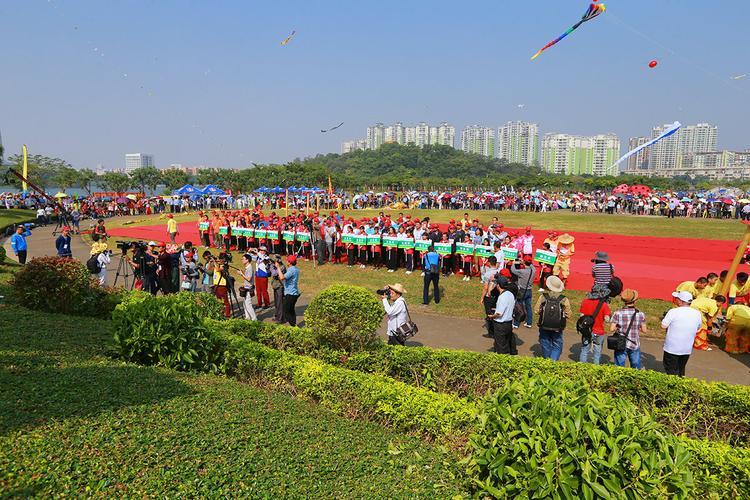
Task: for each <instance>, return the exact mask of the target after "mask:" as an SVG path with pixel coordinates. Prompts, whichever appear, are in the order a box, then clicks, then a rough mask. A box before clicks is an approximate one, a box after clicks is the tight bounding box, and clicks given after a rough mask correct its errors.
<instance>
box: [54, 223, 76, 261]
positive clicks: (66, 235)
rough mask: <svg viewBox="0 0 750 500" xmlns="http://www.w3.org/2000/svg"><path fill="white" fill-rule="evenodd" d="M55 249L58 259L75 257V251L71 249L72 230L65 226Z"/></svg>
mask: <svg viewBox="0 0 750 500" xmlns="http://www.w3.org/2000/svg"><path fill="white" fill-rule="evenodd" d="M55 248H56V249H57V256H58V257H73V250H72V249H71V248H70V228H69V227H68V226H65V227H64V228H62V234H60V235H59V236H58V237H57V239H56V240H55Z"/></svg>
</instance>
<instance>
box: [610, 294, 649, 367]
mask: <svg viewBox="0 0 750 500" xmlns="http://www.w3.org/2000/svg"><path fill="white" fill-rule="evenodd" d="M620 299H621V300H622V302H623V308H622V309H618V310H617V311H615V312H614V314H613V315H612V319H611V320H610V321H611V322H610V332H612V333H615V332H616V331H618V330H619V331H621V332H622V333H623V334H625V333H626V332H627V335H626V336H627V340H626V343H625V350H624V351H619V350H618V351H615V364H616V365H617V366H625V359H628V361H629V362H630V368H635V369H636V370H640V369H641V333H646V332H647V330H646V315H645V314H643V313H642V312H641V311H639V310H638V309H636V307H635V303H636V301H637V300H638V291H637V290H631V289H630V288H627V289H625V290H623V291H622V293H621V294H620Z"/></svg>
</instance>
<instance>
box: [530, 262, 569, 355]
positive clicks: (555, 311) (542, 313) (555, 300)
mask: <svg viewBox="0 0 750 500" xmlns="http://www.w3.org/2000/svg"><path fill="white" fill-rule="evenodd" d="M544 285H545V287H546V291H545V292H544V293H543V294H542V296H541V297H539V300H538V301H537V303H536V313H537V317H538V318H539V321H538V324H539V344H540V345H541V346H542V353H543V356H544V357H545V358H547V359H551V360H553V361H558V360H559V359H560V356H561V355H562V350H563V331H564V330H565V325H566V322H567V319H568V318H569V317H570V301H569V300H568V298H567V297H565V296H564V295H562V293H563V291H564V290H565V284H564V283H563V282H562V280H561V279H560V278H558V277H557V276H550V277H549V278H547V281H546V282H545V283H544Z"/></svg>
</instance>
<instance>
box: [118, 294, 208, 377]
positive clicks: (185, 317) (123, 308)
mask: <svg viewBox="0 0 750 500" xmlns="http://www.w3.org/2000/svg"><path fill="white" fill-rule="evenodd" d="M222 310H223V304H222V303H221V302H220V301H219V300H218V299H216V298H215V297H214V296H212V295H209V294H205V293H189V292H182V293H178V294H172V295H165V296H159V297H155V296H153V295H151V294H149V293H145V292H131V293H130V294H129V295H128V296H127V297H126V298H125V299H124V300H123V301H122V303H121V304H119V305H118V306H117V307H116V308H115V311H114V312H113V313H112V326H113V330H114V340H115V346H116V347H117V350H118V352H119V355H120V357H122V358H123V359H125V360H128V361H132V362H135V363H140V364H143V365H161V366H166V367H168V368H174V369H177V370H186V371H187V370H211V371H217V370H218V366H219V364H220V356H221V349H220V345H219V344H218V343H217V341H216V337H215V335H214V334H213V333H212V332H210V331H209V330H208V328H206V326H205V324H204V320H205V319H206V318H213V319H216V318H219V317H221V312H222Z"/></svg>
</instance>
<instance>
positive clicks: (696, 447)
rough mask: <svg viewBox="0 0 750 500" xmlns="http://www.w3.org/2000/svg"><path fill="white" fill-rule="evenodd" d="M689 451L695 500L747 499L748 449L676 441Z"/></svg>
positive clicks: (749, 481)
mask: <svg viewBox="0 0 750 500" xmlns="http://www.w3.org/2000/svg"><path fill="white" fill-rule="evenodd" d="M680 441H681V442H682V444H683V445H684V446H685V448H687V449H688V450H689V451H690V455H691V457H690V469H691V470H692V471H693V474H694V476H695V497H696V498H698V497H708V498H750V449H747V448H733V447H731V446H729V445H728V444H726V443H717V442H716V441H705V440H700V441H699V440H696V439H688V438H680Z"/></svg>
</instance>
